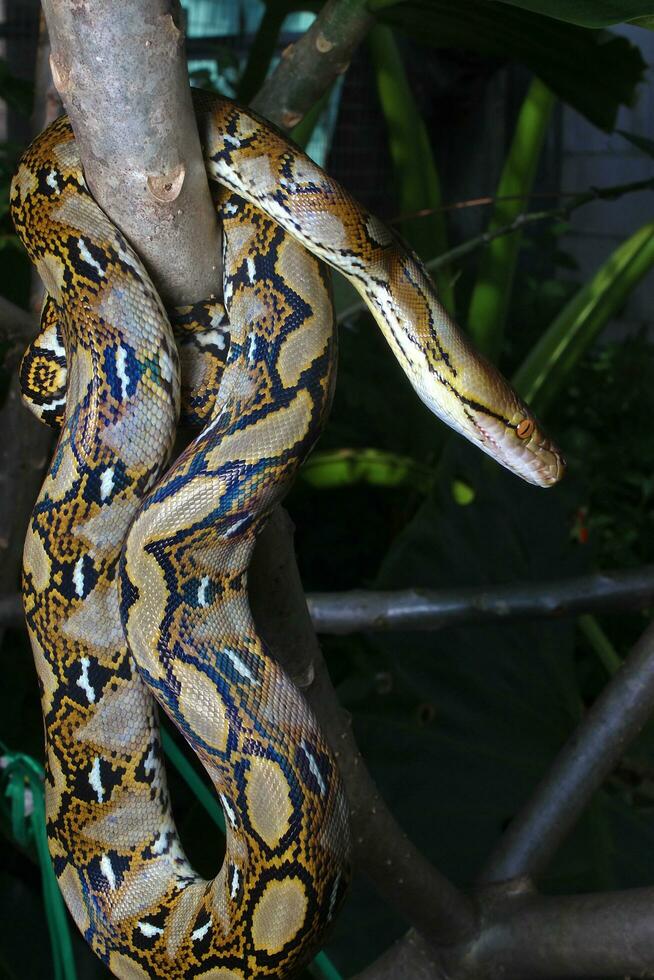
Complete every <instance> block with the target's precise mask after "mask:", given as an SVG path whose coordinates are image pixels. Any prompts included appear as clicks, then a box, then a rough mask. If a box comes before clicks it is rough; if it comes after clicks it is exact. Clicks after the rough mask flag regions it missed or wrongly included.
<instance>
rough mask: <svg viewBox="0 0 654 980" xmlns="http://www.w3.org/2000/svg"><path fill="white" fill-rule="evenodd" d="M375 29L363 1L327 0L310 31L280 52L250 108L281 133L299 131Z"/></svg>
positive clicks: (364, 0)
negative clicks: (290, 130) (302, 121)
mask: <svg viewBox="0 0 654 980" xmlns="http://www.w3.org/2000/svg"><path fill="white" fill-rule="evenodd" d="M373 23H374V18H373V17H372V16H371V14H369V13H368V10H367V5H366V0H327V3H326V4H325V5H324V7H323V8H322V10H321V11H320V13H319V14H318V16H317V18H316V19H315V21H314V22H313V24H312V25H311V27H310V28H309V30H308V31H307V32H306V33H305V34H303V36H302V37H301V38H300V39H299V40H298V41H296V42H295V44H293V45H292V46H291V47H290V48H288V49H287V50H286V51H285V52H284V54H283V56H282V60H281V61H280V63H279V64H278V66H277V68H276V69H275V71H274V72H273V73H272V75H271V76H270V78H269V79H268V81H267V82H266V84H265V86H264V87H263V89H262V90H261V92H260V93H259V94H258V95H257V96H256V98H255V99H254V101H253V102H252V106H253V108H255V109H256V110H257V111H258V112H261V113H262V114H263V115H264V116H266V117H267V118H268V119H270V120H271V122H274V123H276V124H277V125H278V126H282V127H283V128H284V129H292V128H293V127H294V126H297V124H298V123H299V122H300V120H301V119H302V118H303V117H304V115H305V114H306V113H307V112H308V110H309V109H310V108H311V107H312V105H314V103H316V102H317V101H318V99H319V98H320V96H321V95H322V94H323V93H324V92H325V91H326V90H327V88H328V87H329V86H330V85H331V83H332V82H333V81H334V79H335V78H336V77H337V76H338V75H342V74H343V72H345V71H346V70H347V68H348V66H349V64H350V60H351V58H352V55H353V54H354V51H355V49H356V48H357V47H358V45H359V44H360V42H361V41H362V40H363V38H364V37H365V36H366V34H367V33H368V31H369V30H370V28H371V27H372V25H373Z"/></svg>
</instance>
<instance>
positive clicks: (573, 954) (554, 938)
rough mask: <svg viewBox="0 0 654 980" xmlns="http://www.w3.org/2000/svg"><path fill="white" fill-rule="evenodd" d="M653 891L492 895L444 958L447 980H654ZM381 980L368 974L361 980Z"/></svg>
mask: <svg viewBox="0 0 654 980" xmlns="http://www.w3.org/2000/svg"><path fill="white" fill-rule="evenodd" d="M653 903H654V888H638V889H633V890H630V891H622V892H605V893H601V894H597V895H570V896H556V897H550V896H546V897H545V896H537V895H534V894H530V893H529V892H528V891H526V890H522V891H521V890H520V889H519V888H518V889H514V890H513V891H512V892H510V891H505V890H504V889H501V888H500V889H498V890H497V891H496V890H494V889H490V890H489V891H487V892H486V894H485V895H484V896H482V904H483V905H484V906H485V909H486V911H485V917H484V924H483V928H482V929H481V931H480V933H479V936H478V937H477V938H476V939H475V940H474V941H473V942H472V943H470V944H468V945H467V946H466V947H462V948H455V949H452V950H450V951H448V952H447V953H446V955H445V969H446V973H445V976H446V977H448V978H451V980H554V978H570V977H593V978H598V977H614V976H620V977H625V975H628V976H634V977H636V976H638V977H653V976H654V916H652V907H653ZM373 976H374V978H375V980H380V977H381V976H383V974H374V975H373V974H370V977H368V975H367V974H364V976H363V977H362V978H361V980H364V977H365V980H373Z"/></svg>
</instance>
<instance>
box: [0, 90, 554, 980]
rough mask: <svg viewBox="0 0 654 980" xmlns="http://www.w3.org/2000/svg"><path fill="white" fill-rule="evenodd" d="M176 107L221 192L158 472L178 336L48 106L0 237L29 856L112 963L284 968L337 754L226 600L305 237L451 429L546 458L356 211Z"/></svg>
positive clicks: (290, 460)
mask: <svg viewBox="0 0 654 980" xmlns="http://www.w3.org/2000/svg"><path fill="white" fill-rule="evenodd" d="M196 112H197V115H198V123H199V125H200V129H201V134H202V137H203V142H204V146H205V157H206V164H207V170H208V173H209V175H210V176H211V177H213V178H214V179H216V180H217V181H219V183H220V184H221V185H222V188H223V189H222V190H220V191H219V192H218V212H219V217H220V220H221V221H222V224H223V230H224V256H223V258H224V283H223V287H224V288H223V291H224V306H225V310H224V311H223V310H222V308H221V306H220V304H218V303H217V302H207V303H204V304H198V306H197V307H193V308H187V309H185V310H183V311H180V312H179V313H178V314H177V317H176V319H177V332H178V336H179V337H181V338H182V341H183V344H182V347H181V350H182V352H183V359H184V363H185V365H186V368H185V371H184V372H183V374H182V382H181V383H182V388H183V389H184V391H183V398H182V403H183V404H182V408H183V411H184V412H185V413H186V415H187V418H189V419H191V420H193V421H195V422H203V423H205V428H204V429H203V431H202V432H201V434H200V435H199V436H198V437H197V439H196V440H195V441H194V442H193V443H191V445H190V446H189V447H188V449H187V450H186V451H185V452H184V453H183V454H182V456H181V457H180V458H179V459H178V460H177V462H176V463H175V464H174V465H173V467H172V468H171V469H170V470H168V472H167V473H166V474H165V476H163V477H162V475H161V474H162V472H163V470H164V467H165V465H166V461H167V459H168V455H169V453H170V450H171V446H172V441H173V437H174V434H175V428H176V424H177V419H178V412H179V404H180V370H179V360H178V353H177V348H176V345H175V343H174V341H173V336H172V333H171V328H170V324H169V321H168V319H167V316H166V313H165V311H164V309H163V307H162V305H161V302H160V300H159V297H158V295H157V293H156V291H155V290H154V287H153V286H152V284H151V282H150V280H149V278H148V276H147V273H146V272H145V270H144V269H143V267H142V265H141V263H140V262H139V260H138V258H137V256H136V255H135V253H134V252H133V250H132V249H131V248H130V246H129V245H128V243H127V242H126V241H125V240H124V238H123V236H122V235H121V234H120V232H119V231H118V230H117V229H116V228H115V227H114V226H113V225H112V224H111V222H110V221H109V220H108V219H107V218H106V216H105V215H104V214H103V212H102V211H101V210H100V209H99V208H98V206H97V205H96V204H95V202H94V201H93V199H92V197H91V196H90V194H89V192H88V190H87V189H86V186H85V183H84V179H83V175H82V173H81V169H80V164H79V159H78V156H77V152H76V147H75V143H74V139H73V134H72V131H71V128H70V125H69V123H68V121H67V119H66V118H65V117H62V119H60V120H58V121H57V122H55V123H54V124H53V125H52V126H51V127H49V128H48V129H47V130H46V131H45V132H44V133H43V134H42V135H41V136H40V137H39V138H38V139H37V140H36V141H35V143H34V144H33V145H32V146H31V147H30V149H29V150H28V151H27V152H26V154H25V155H24V157H23V160H22V161H21V164H20V168H19V171H18V173H17V175H16V177H15V179H14V182H13V185H12V212H13V216H14V221H15V224H16V228H17V230H18V233H19V235H20V236H21V238H22V240H23V242H24V244H25V246H26V248H27V250H28V252H29V254H30V257H31V259H32V261H33V262H34V263H35V264H36V266H37V268H38V270H39V272H40V274H41V277H42V279H43V282H44V284H45V287H46V290H47V296H48V298H47V300H46V303H45V306H44V312H43V318H42V332H41V334H40V335H39V337H38V338H37V339H36V341H35V342H34V343H33V344H32V346H31V349H30V351H29V352H28V355H27V357H26V359H25V363H24V365H23V371H22V380H23V387H24V390H25V397H26V398H27V399H28V400H29V401H30V402H31V403H32V407H33V408H34V409H35V410H36V412H37V414H39V415H40V416H41V417H43V418H44V419H45V420H46V421H50V422H52V423H54V424H59V423H61V433H60V436H59V440H58V443H57V448H56V451H55V454H54V458H53V461H52V464H51V467H50V470H49V472H48V475H47V477H46V480H45V483H44V485H43V488H42V490H41V493H40V496H39V498H38V501H37V503H36V506H35V509H34V512H33V515H32V519H31V523H30V527H29V531H28V535H27V540H26V545H25V559H24V597H25V612H26V617H27V623H28V627H29V632H30V636H31V641H32V647H33V651H34V657H35V661H36V666H37V670H38V674H39V679H40V684H41V693H42V705H43V713H44V718H45V727H46V744H47V787H46V789H47V817H48V835H49V842H50V850H51V854H52V858H53V861H54V866H55V871H56V874H57V877H58V880H59V884H60V887H61V890H62V892H63V894H64V897H65V899H66V902H67V904H68V907H69V909H70V911H71V912H72V914H73V916H74V918H75V921H76V922H77V924H78V926H79V928H80V929H81V930H82V932H83V933H84V935H85V937H86V938H87V940H88V941H89V942H90V943H91V945H92V947H93V949H94V950H95V952H96V953H97V954H98V955H99V956H100V957H101V958H102V959H103V960H104V962H105V963H106V964H107V965H108V967H109V969H110V970H111V971H112V973H113V974H114V975H115V976H118V977H122V978H125V980H136V978H142V977H167V978H180V980H181V978H188V977H203V978H206V980H245V978H253V977H264V976H270V977H286V976H291V975H293V974H294V973H295V972H296V971H297V969H298V968H299V967H300V966H301V965H302V964H304V963H305V962H306V961H307V959H308V957H309V956H310V955H311V953H312V952H313V951H314V950H315V948H316V946H317V944H318V943H319V941H320V938H321V936H322V934H323V931H324V929H325V927H326V926H327V925H328V923H329V922H330V921H331V919H332V918H333V916H334V915H335V913H336V910H337V908H338V906H339V903H340V900H341V896H342V894H343V891H344V886H345V884H346V881H347V877H348V852H349V843H348V825H347V816H346V807H345V801H344V795H343V791H342V787H341V784H340V780H339V776H338V771H337V768H336V764H335V760H334V757H333V755H332V753H331V752H330V750H329V748H328V747H327V745H326V743H325V741H324V739H323V737H322V735H321V733H320V731H319V729H318V727H317V724H316V722H315V720H314V718H313V715H312V713H311V712H310V710H309V708H308V707H307V705H306V703H305V701H304V699H303V697H302V696H301V695H300V694H299V693H298V692H297V690H296V689H295V688H294V687H293V685H292V684H291V683H290V681H289V680H288V679H287V678H286V677H285V675H284V674H283V672H282V671H281V670H280V669H279V667H278V666H277V665H276V664H275V662H274V661H273V660H272V659H271V658H270V657H269V656H268V655H267V653H266V650H265V648H264V645H263V643H262V641H261V639H260V637H259V636H258V634H257V631H256V629H255V626H254V624H253V621H252V617H251V614H250V611H249V606H248V602H247V591H246V588H247V586H246V578H247V568H248V564H249V560H250V556H251V553H252V548H253V545H254V541H255V537H256V534H257V532H258V530H259V529H260V528H261V526H262V523H263V522H264V521H265V519H266V517H267V515H268V514H269V513H270V511H271V509H272V508H273V507H274V506H275V504H276V503H277V502H278V501H279V500H280V498H281V496H282V495H283V494H284V493H285V491H286V490H287V488H288V486H289V485H290V482H291V481H292V479H293V475H294V473H295V471H296V470H297V467H298V466H299V464H300V463H301V461H302V459H303V458H304V457H305V456H306V454H307V452H308V451H309V450H310V448H311V446H312V444H313V442H314V441H315V439H316V437H317V435H318V433H319V430H320V426H321V424H322V421H323V419H324V417H325V413H326V410H327V408H328V405H329V401H330V395H331V389H332V383H333V368H334V339H333V314H332V308H331V302H330V295H329V285H328V282H327V279H326V275H325V272H324V268H323V266H322V265H321V263H320V262H319V261H318V260H317V258H315V257H314V256H318V257H320V258H322V259H324V260H325V261H326V262H328V263H329V264H331V265H333V266H334V267H336V268H337V269H339V270H340V271H341V272H343V273H344V274H345V275H347V276H348V277H349V278H350V279H351V280H352V281H353V282H354V284H355V285H356V286H357V288H358V289H359V290H360V292H361V293H362V295H363V296H364V298H365V299H366V301H367V302H368V304H369V306H370V308H371V310H372V312H373V313H374V316H375V318H376V319H377V322H378V323H379V324H380V326H381V327H382V329H383V330H384V332H385V335H386V336H387V339H388V341H389V343H390V345H391V347H392V348H393V350H394V352H395V354H396V356H397V357H398V359H399V360H400V363H401V364H402V366H403V367H404V369H405V371H406V373H407V375H408V377H409V379H410V380H411V382H412V384H413V385H414V387H415V388H416V391H417V392H418V394H419V395H420V397H421V398H423V400H424V401H426V402H427V404H429V405H430V407H431V408H432V409H433V410H434V411H436V412H437V413H438V414H439V415H441V416H442V417H443V418H445V420H446V421H447V422H448V423H449V424H450V425H452V426H453V427H454V428H456V429H458V430H459V431H462V432H463V433H464V434H465V435H467V436H468V437H469V438H471V439H472V440H473V441H475V442H476V443H477V444H478V445H479V446H480V447H481V448H482V449H484V450H485V451H487V452H490V453H491V454H492V455H494V456H495V457H496V458H498V459H499V460H500V461H501V462H503V463H504V464H505V465H508V466H509V467H510V468H512V469H513V470H515V471H516V472H518V473H519V474H520V475H521V476H523V477H525V478H526V479H530V480H531V481H532V482H535V483H540V484H542V485H547V484H549V483H553V482H555V480H556V479H558V477H559V475H560V473H561V470H562V464H561V459H560V456H559V454H558V452H557V451H556V449H555V448H554V447H553V446H552V445H551V444H550V443H549V442H548V441H547V439H546V438H545V437H544V436H543V435H542V433H541V431H540V429H539V427H538V425H537V423H536V421H535V420H534V419H533V418H532V416H531V415H530V413H529V411H528V409H527V408H526V407H525V406H524V405H523V404H522V403H521V402H520V400H519V399H518V398H517V396H516V395H515V394H514V392H513V391H512V390H511V389H510V388H509V387H508V385H507V384H506V382H504V380H503V379H502V378H501V377H500V376H499V375H498V374H497V372H495V370H494V369H493V368H491V367H490V366H489V365H488V364H486V363H485V362H484V361H483V360H482V359H481V358H480V357H479V356H478V355H477V354H476V353H475V352H474V351H473V350H472V348H470V346H469V344H468V343H467V341H466V340H465V338H463V336H462V335H461V334H460V333H459V332H458V330H457V329H456V327H455V326H454V325H453V324H452V323H451V321H450V320H449V319H448V318H447V316H446V314H445V313H444V311H443V310H442V309H441V307H440V306H439V305H438V302H437V300H436V297H435V295H434V290H433V286H432V284H431V282H430V280H429V279H428V277H427V276H426V274H425V273H424V271H423V269H422V267H421V265H420V264H419V262H418V260H417V259H415V257H413V256H412V255H410V254H409V253H408V252H407V251H406V250H405V249H404V248H403V247H402V246H401V245H399V244H398V243H397V241H396V239H395V237H394V236H393V235H392V233H390V232H389V231H388V229H387V228H386V227H385V226H384V225H383V224H382V223H381V222H379V221H378V220H377V219H375V218H373V217H372V216H370V215H368V214H367V213H366V212H364V211H363V210H362V209H361V208H360V207H359V205H357V204H356V202H354V201H352V199H351V198H349V196H348V195H347V194H346V193H345V192H344V191H343V190H342V189H341V188H340V187H339V186H338V185H337V184H336V183H335V182H334V181H332V180H331V179H330V178H329V177H327V176H326V175H325V174H324V173H323V172H322V171H321V170H320V169H319V168H318V167H316V165H315V164H313V163H312V162H311V161H310V160H309V159H308V158H307V157H305V156H304V155H303V154H301V153H300V152H299V151H298V150H297V149H296V148H294V147H293V146H292V145H291V144H289V143H288V142H287V141H286V140H285V139H284V138H283V137H282V136H280V135H278V134H277V133H276V132H274V131H273V130H271V129H270V128H269V127H267V126H265V125H264V124H263V123H262V122H261V121H260V120H259V119H257V118H255V117H254V116H253V115H251V114H250V113H249V112H248V111H247V110H243V109H240V108H238V107H237V106H235V105H234V104H233V103H231V102H229V101H227V100H224V99H221V98H218V97H208V96H204V95H200V96H197V97H196ZM227 324H228V325H229V327H228V329H229V353H228V355H227V362H226V365H225V368H224V374H223V375H222V382H221V385H220V391H219V397H217V396H216V389H217V385H218V381H219V379H220V375H221V373H222V371H223V361H224V350H225V349H226V348H227ZM64 390H65V394H64ZM121 550H122V560H121V558H120V556H121ZM119 586H120V588H119ZM135 664H136V665H138V669H137V668H136V666H135ZM153 695H154V698H155V699H156V700H157V701H158V702H159V703H160V704H161V705H162V706H163V708H164V710H165V711H166V712H167V714H168V715H169V716H170V718H171V719H172V720H173V722H174V723H175V725H177V727H178V728H179V730H180V731H181V732H182V733H183V735H184V737H185V738H186V739H187V740H188V742H189V743H190V744H191V746H192V747H193V749H194V750H195V752H196V753H197V755H198V756H199V758H200V759H201V761H202V763H203V765H204V767H205V769H206V771H207V773H208V774H209V776H210V778H211V779H212V781H213V783H214V786H215V788H216V791H217V793H218V794H219V797H220V800H221V804H222V807H223V811H224V814H225V817H226V826H227V842H226V852H225V858H224V861H223V864H222V867H221V870H220V872H219V873H218V875H217V876H216V877H215V878H214V879H213V880H212V881H205V880H203V879H201V878H199V877H198V875H197V874H196V873H195V872H194V871H193V869H192V868H191V867H190V865H189V863H188V861H187V859H186V857H185V855H184V853H183V850H182V848H181V846H180V842H179V839H178V837H177V833H176V830H175V826H174V822H173V818H172V814H171V809H170V802H169V797H168V792H167V788H166V781H165V773H164V770H163V766H162V761H161V748H160V740H159V733H158V726H157V721H156V716H155V709H154V699H153Z"/></svg>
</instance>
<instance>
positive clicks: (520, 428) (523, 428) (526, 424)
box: [515, 419, 534, 439]
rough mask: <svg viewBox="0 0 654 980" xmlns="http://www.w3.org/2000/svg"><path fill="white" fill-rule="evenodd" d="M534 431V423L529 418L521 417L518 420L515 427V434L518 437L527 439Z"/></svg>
mask: <svg viewBox="0 0 654 980" xmlns="http://www.w3.org/2000/svg"><path fill="white" fill-rule="evenodd" d="M533 431H534V423H533V422H532V420H531V419H523V420H522V422H518V424H517V425H516V427H515V434H516V435H517V437H518V439H528V438H529V436H530V435H531V434H532V432H533Z"/></svg>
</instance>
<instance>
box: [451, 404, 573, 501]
mask: <svg viewBox="0 0 654 980" xmlns="http://www.w3.org/2000/svg"><path fill="white" fill-rule="evenodd" d="M507 387H508V386H507ZM509 391H510V393H511V395H512V401H513V402H514V404H513V405H511V406H508V408H509V409H510V410H507V411H506V412H502V411H497V412H495V411H494V410H491V409H489V408H486V407H476V406H472V407H471V406H468V411H467V413H466V418H467V420H468V422H469V424H470V426H471V429H470V430H469V431H466V432H464V435H466V436H467V437H468V438H469V439H470V440H471V441H472V442H475V443H476V444H477V445H478V446H479V448H480V449H482V450H483V451H484V452H486V453H488V454H489V455H490V456H492V457H493V459H495V460H497V462H498V463H501V464H502V465H503V466H505V467H506V468H507V469H509V470H511V472H512V473H515V474H516V476H520V477H522V479H523V480H526V481H527V483H533V484H535V485H536V486H539V487H551V486H553V485H554V484H555V483H558V481H559V480H560V479H561V477H562V476H563V474H564V472H565V460H564V458H563V456H562V455H561V452H560V451H559V449H558V448H557V446H556V445H555V444H554V443H553V442H552V440H551V439H550V438H549V436H548V435H547V434H546V433H545V432H544V431H543V429H542V427H541V425H540V423H539V422H538V419H537V418H536V417H535V416H534V415H533V414H532V412H531V411H530V410H529V409H528V408H527V406H526V405H525V404H524V403H523V402H522V401H521V400H520V399H519V398H518V396H517V395H516V394H515V392H513V391H512V390H511V389H509Z"/></svg>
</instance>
